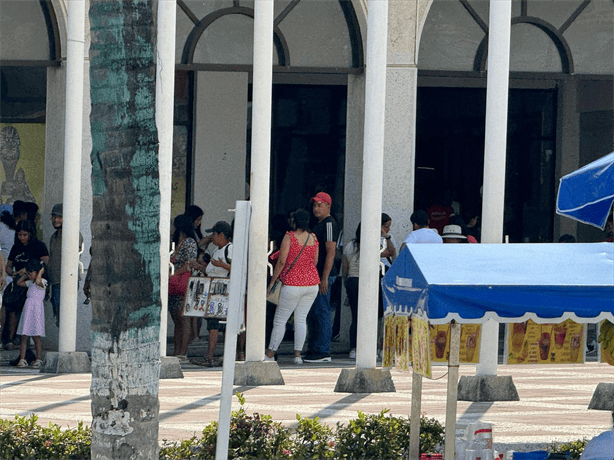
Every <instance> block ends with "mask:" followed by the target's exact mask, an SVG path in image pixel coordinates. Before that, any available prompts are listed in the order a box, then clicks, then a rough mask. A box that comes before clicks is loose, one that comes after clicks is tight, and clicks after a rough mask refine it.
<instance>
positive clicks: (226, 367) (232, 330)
mask: <svg viewBox="0 0 614 460" xmlns="http://www.w3.org/2000/svg"><path fill="white" fill-rule="evenodd" d="M250 212H251V209H250V204H249V201H237V209H236V212H235V232H234V239H233V252H232V255H233V260H232V271H231V272H230V285H229V287H228V292H229V299H228V304H229V305H228V321H227V322H226V339H225V341H224V364H223V370H222V390H221V392H220V415H219V427H218V433H217V445H216V448H215V458H216V459H217V460H225V459H226V458H228V439H229V437H230V415H231V409H232V388H233V382H234V375H235V374H234V372H235V353H236V351H237V334H238V333H239V326H240V324H241V313H240V312H241V303H242V302H243V299H244V296H245V283H246V278H247V270H246V269H247V260H246V259H247V245H248V237H249V231H248V229H249V220H250ZM250 276H251V275H250Z"/></svg>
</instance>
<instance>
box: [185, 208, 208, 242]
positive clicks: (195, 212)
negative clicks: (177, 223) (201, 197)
mask: <svg viewBox="0 0 614 460" xmlns="http://www.w3.org/2000/svg"><path fill="white" fill-rule="evenodd" d="M185 213H186V215H188V216H190V218H191V219H192V222H193V223H194V233H196V236H197V240H196V241H197V242H198V245H199V246H200V242H201V241H202V239H203V232H202V231H201V229H200V226H201V224H202V223H203V216H204V214H205V213H204V212H203V210H202V209H201V208H200V207H199V206H196V205H195V204H193V205H192V206H188V208H187V209H186V210H185Z"/></svg>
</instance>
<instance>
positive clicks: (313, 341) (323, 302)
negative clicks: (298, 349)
mask: <svg viewBox="0 0 614 460" xmlns="http://www.w3.org/2000/svg"><path fill="white" fill-rule="evenodd" d="M311 202H312V203H313V215H314V216H315V217H316V219H318V223H317V224H316V225H315V226H314V228H313V233H315V235H316V237H317V238H318V242H319V251H320V252H319V254H318V267H317V268H318V274H319V275H320V290H319V293H318V296H317V297H316V300H314V302H313V305H312V307H311V310H310V311H309V315H308V316H307V330H308V331H309V341H308V350H307V355H306V356H305V358H304V359H303V361H305V362H306V363H323V362H329V361H330V360H331V357H330V343H331V340H332V335H333V324H332V321H331V306H330V286H332V284H333V281H334V280H335V276H336V275H337V273H336V272H335V267H334V261H335V250H336V247H337V239H338V238H339V227H338V226H337V222H336V221H335V218H334V217H333V216H331V215H330V207H331V204H332V202H333V201H332V199H331V197H330V195H329V194H328V193H326V192H318V193H316V195H315V196H314V197H313V198H311Z"/></svg>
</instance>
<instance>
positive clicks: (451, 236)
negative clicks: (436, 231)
mask: <svg viewBox="0 0 614 460" xmlns="http://www.w3.org/2000/svg"><path fill="white" fill-rule="evenodd" d="M441 238H442V239H443V242H444V243H468V241H467V237H466V236H465V235H463V231H462V229H461V226H460V225H446V226H445V227H444V228H443V235H441Z"/></svg>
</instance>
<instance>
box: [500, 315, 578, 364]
mask: <svg viewBox="0 0 614 460" xmlns="http://www.w3.org/2000/svg"><path fill="white" fill-rule="evenodd" d="M583 333H584V326H583V325H582V324H578V323H576V322H574V321H572V320H570V319H568V320H566V321H565V322H563V323H558V324H553V323H547V324H537V323H534V322H533V321H531V320H528V321H525V322H524V323H512V324H509V325H508V344H507V346H508V354H507V363H508V364H547V363H557V364H561V363H582V362H583V361H584V354H583V353H582V342H583Z"/></svg>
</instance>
